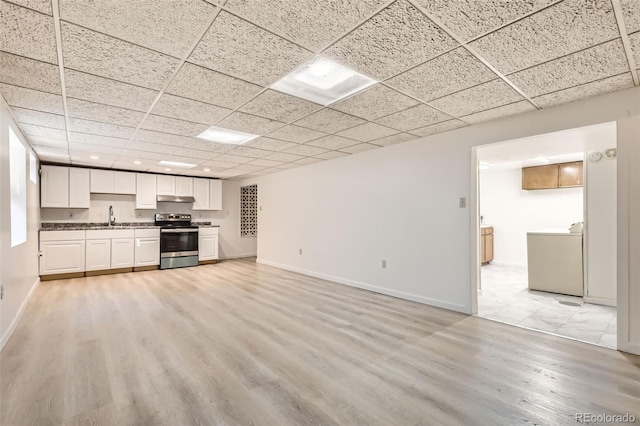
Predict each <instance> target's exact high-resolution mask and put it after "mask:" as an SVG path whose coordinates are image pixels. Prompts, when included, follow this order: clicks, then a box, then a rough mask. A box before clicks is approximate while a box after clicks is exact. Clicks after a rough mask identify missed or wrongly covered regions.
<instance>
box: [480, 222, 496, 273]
mask: <svg viewBox="0 0 640 426" xmlns="http://www.w3.org/2000/svg"><path fill="white" fill-rule="evenodd" d="M480 249H481V250H480V251H481V255H480V256H481V261H482V264H483V265H486V264H487V263H489V262H491V261H492V260H493V227H492V226H487V227H483V228H480Z"/></svg>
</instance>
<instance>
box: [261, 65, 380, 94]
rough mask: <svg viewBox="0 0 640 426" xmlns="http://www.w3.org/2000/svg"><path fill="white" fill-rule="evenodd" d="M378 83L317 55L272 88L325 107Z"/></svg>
mask: <svg viewBox="0 0 640 426" xmlns="http://www.w3.org/2000/svg"><path fill="white" fill-rule="evenodd" d="M375 83H377V81H375V80H374V79H372V78H369V77H367V76H365V75H362V74H360V73H358V72H356V71H354V70H352V69H350V68H347V67H345V66H344V65H340V64H339V63H337V62H334V61H332V60H330V59H327V58H323V57H322V56H316V57H315V58H313V59H312V60H310V61H309V62H306V63H305V64H303V65H301V66H300V67H298V68H296V69H295V70H293V71H292V72H291V73H289V74H287V75H286V76H284V77H283V78H282V79H280V80H279V81H277V82H276V83H274V84H273V85H272V86H271V88H272V89H273V90H277V91H279V92H283V93H287V94H289V95H293V96H296V97H298V98H302V99H306V100H308V101H311V102H315V103H318V104H321V105H329V104H331V103H333V102H335V101H337V100H340V99H342V98H344V97H347V96H349V95H351V94H353V93H356V92H359V91H360V90H362V89H364V88H366V87H369V86H371V85H373V84H375Z"/></svg>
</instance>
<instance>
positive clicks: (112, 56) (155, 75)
mask: <svg viewBox="0 0 640 426" xmlns="http://www.w3.org/2000/svg"><path fill="white" fill-rule="evenodd" d="M62 55H63V58H64V66H65V68H72V69H75V70H78V71H84V72H87V73H90V74H95V75H99V76H102V77H107V78H111V79H114V80H118V81H122V82H125V83H130V84H135V85H138V86H142V87H148V88H151V89H161V88H162V87H163V86H164V84H165V83H166V82H167V80H168V79H169V77H170V76H171V74H172V73H173V71H174V70H175V69H176V67H177V66H178V64H179V60H178V59H176V58H172V57H171V56H167V55H164V54H162V53H158V52H154V51H152V50H149V49H145V48H144V47H140V46H136V45H135V44H131V43H127V42H126V41H122V40H119V39H116V38H113V37H109V36H106V35H103V34H100V33H97V32H95V31H91V30H87V29H85V28H81V27H78V26H76V25H72V24H68V23H65V22H62Z"/></svg>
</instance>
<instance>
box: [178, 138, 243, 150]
mask: <svg viewBox="0 0 640 426" xmlns="http://www.w3.org/2000/svg"><path fill="white" fill-rule="evenodd" d="M182 146H183V147H185V148H189V149H197V150H200V151H207V152H211V153H215V154H224V153H225V152H229V151H231V150H232V149H234V148H235V147H236V146H235V145H232V144H228V143H217V142H211V141H208V140H204V139H197V138H189V140H187V141H186V143H184V144H183V145H182Z"/></svg>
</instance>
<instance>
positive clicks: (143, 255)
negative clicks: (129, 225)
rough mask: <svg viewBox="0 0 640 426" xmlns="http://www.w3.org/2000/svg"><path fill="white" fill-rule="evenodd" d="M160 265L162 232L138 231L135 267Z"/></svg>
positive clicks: (136, 233) (136, 235)
mask: <svg viewBox="0 0 640 426" xmlns="http://www.w3.org/2000/svg"><path fill="white" fill-rule="evenodd" d="M159 264H160V230H159V229H136V232H135V264H134V266H154V265H159Z"/></svg>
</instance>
